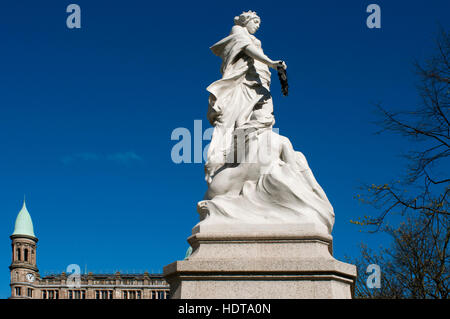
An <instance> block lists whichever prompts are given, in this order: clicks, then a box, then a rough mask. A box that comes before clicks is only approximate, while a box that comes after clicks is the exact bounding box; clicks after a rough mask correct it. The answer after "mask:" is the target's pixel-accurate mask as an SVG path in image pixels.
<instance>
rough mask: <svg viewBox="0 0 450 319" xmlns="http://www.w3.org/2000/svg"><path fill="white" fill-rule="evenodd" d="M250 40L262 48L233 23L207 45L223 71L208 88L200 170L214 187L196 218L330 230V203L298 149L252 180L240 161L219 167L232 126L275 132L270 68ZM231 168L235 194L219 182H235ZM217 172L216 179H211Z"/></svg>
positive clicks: (229, 146)
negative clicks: (207, 132) (290, 159)
mask: <svg viewBox="0 0 450 319" xmlns="http://www.w3.org/2000/svg"><path fill="white" fill-rule="evenodd" d="M249 45H253V46H255V47H256V48H257V49H260V50H261V53H262V49H261V43H260V41H259V40H258V39H256V38H255V37H254V36H252V35H250V34H249V33H248V32H247V31H246V29H244V28H242V27H238V26H235V27H233V30H232V32H231V34H230V35H229V36H228V37H226V38H224V39H222V40H221V41H219V42H217V43H216V44H214V45H213V46H212V47H211V50H212V52H213V53H214V54H216V55H217V56H220V57H221V58H222V67H221V73H222V75H223V76H222V79H220V80H218V81H216V82H214V83H212V84H211V85H210V86H209V87H208V88H207V90H208V91H209V92H210V97H209V108H208V115H207V117H208V120H209V121H210V123H211V125H213V126H214V133H213V136H212V140H211V143H210V146H209V150H208V157H207V161H206V164H205V169H206V177H207V181H208V184H209V187H211V188H210V189H216V190H217V189H219V191H218V192H217V191H216V192H215V193H214V196H213V197H212V198H208V197H206V198H205V200H204V201H201V202H200V203H199V206H198V208H199V213H200V215H201V219H202V221H201V222H200V223H221V224H222V223H226V224H233V223H239V224H267V223H271V224H315V225H317V226H319V228H321V229H322V230H323V232H325V233H331V230H332V227H333V224H334V212H333V207H332V206H331V204H330V202H329V201H328V199H327V197H326V195H325V192H324V191H323V190H322V188H321V187H320V185H319V184H318V183H317V181H316V180H315V178H314V176H313V174H312V172H311V170H310V169H309V167H308V164H307V162H306V159H305V158H304V156H303V155H302V154H301V153H300V152H296V153H295V158H296V160H295V161H296V163H295V164H293V163H286V162H284V161H283V160H282V158H278V157H276V158H273V160H272V162H271V163H270V165H269V166H267V165H261V167H263V166H264V173H261V175H260V176H259V178H257V179H255V178H253V179H248V180H247V178H246V177H245V176H246V168H245V164H241V163H237V164H236V165H235V166H234V167H233V168H227V166H226V165H225V166H223V167H222V168H221V169H219V168H220V167H221V166H222V165H223V164H224V163H225V161H226V160H227V159H226V155H227V154H229V153H230V150H231V149H232V148H233V147H234V145H233V138H232V136H233V133H234V132H237V129H239V130H241V131H242V130H249V129H250V130H256V131H255V132H256V133H255V134H256V135H260V137H262V136H268V134H275V133H273V132H272V130H271V126H272V125H273V123H274V118H273V114H272V112H273V105H272V97H271V95H270V88H269V87H270V76H271V73H270V71H269V68H268V67H267V65H265V64H264V63H262V62H259V61H257V60H254V59H253V58H251V57H249V56H248V55H247V54H245V52H244V50H245V48H246V47H247V46H249ZM256 110H258V111H256ZM261 132H262V133H261ZM259 146H260V145H258V148H259ZM291 148H292V146H291ZM292 151H293V152H294V150H292ZM231 153H232V152H231ZM256 165H258V163H257V164H256ZM232 170H238V172H242V175H239V176H240V178H241V180H240V181H239V183H241V182H242V189H241V190H240V192H239V194H236V193H233V194H231V193H229V192H227V188H226V187H222V184H221V183H222V182H219V181H220V180H222V181H223V180H227V179H228V180H229V181H230V182H231V183H234V185H238V184H239V183H238V181H235V180H233V177H231V176H233V175H232V174H231V172H232ZM239 170H241V171H239ZM233 172H236V171H233ZM215 174H217V175H216V176H215ZM227 174H228V175H227ZM219 175H221V178H215V177H217V176H219ZM228 176H229V177H230V178H228ZM224 177H225V178H224ZM212 183H215V185H213V184H212ZM217 185H218V187H215V186H217ZM239 185H240V184H239ZM238 187H240V186H238ZM221 190H222V191H221Z"/></svg>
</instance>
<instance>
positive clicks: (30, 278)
mask: <svg viewBox="0 0 450 319" xmlns="http://www.w3.org/2000/svg"><path fill="white" fill-rule="evenodd" d="M27 280H28V281H29V282H33V281H34V275H33V274H31V273H29V274H27Z"/></svg>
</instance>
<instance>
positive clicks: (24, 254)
mask: <svg viewBox="0 0 450 319" xmlns="http://www.w3.org/2000/svg"><path fill="white" fill-rule="evenodd" d="M23 257H24V261H28V249H27V248H25V250H24V251H23Z"/></svg>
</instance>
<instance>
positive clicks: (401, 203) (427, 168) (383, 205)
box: [352, 30, 450, 298]
mask: <svg viewBox="0 0 450 319" xmlns="http://www.w3.org/2000/svg"><path fill="white" fill-rule="evenodd" d="M436 43H437V46H436V55H435V56H434V57H432V58H431V59H429V60H428V61H426V62H425V63H422V64H421V63H418V62H416V63H415V69H416V71H417V76H418V78H419V80H420V81H419V83H420V84H419V85H418V92H419V95H420V97H421V103H420V105H418V107H417V108H415V109H414V110H408V111H402V112H392V111H389V110H387V109H386V108H384V107H382V106H381V105H377V109H378V111H379V114H380V116H381V120H380V121H379V123H378V124H379V125H380V127H381V130H380V132H379V133H386V132H391V133H392V132H393V133H397V134H400V135H402V136H404V137H405V138H407V139H409V140H412V141H413V143H411V144H412V145H414V147H415V148H414V149H413V150H412V151H410V152H409V153H407V154H405V157H406V158H407V160H408V163H409V164H408V167H407V172H408V173H407V175H406V176H401V177H400V178H398V177H397V178H395V180H394V179H393V181H390V182H388V183H385V184H378V185H377V184H372V185H365V186H364V187H363V193H362V194H359V195H357V198H358V200H360V201H361V202H364V203H366V204H369V205H371V206H372V207H374V208H375V209H376V211H378V212H379V214H378V215H376V216H365V217H363V218H359V219H358V220H357V221H352V222H353V223H355V224H359V225H362V226H365V227H369V231H370V232H377V231H382V232H386V233H388V234H389V235H390V236H391V237H392V240H393V241H392V246H391V247H390V248H388V249H380V251H379V252H377V253H375V252H374V251H373V250H371V249H369V248H368V247H367V246H365V245H362V247H361V257H360V258H359V259H356V260H353V262H354V263H355V264H356V265H357V267H358V273H359V276H358V279H357V283H356V287H355V295H356V297H360V298H448V297H449V281H450V277H449V276H450V273H449V266H450V265H449V252H448V243H449V239H450V216H449V215H450V212H449V201H448V193H449V191H450V162H449V159H450V147H449V146H450V127H449V119H450V114H449V91H450V89H449V83H450V37H449V35H448V33H447V32H445V31H444V30H441V32H440V35H439V36H438V39H437V41H436ZM391 214H400V215H402V216H404V218H406V222H404V223H401V224H400V226H397V227H392V226H389V225H388V223H387V221H386V219H387V217H388V216H389V215H391ZM369 264H378V265H379V266H380V267H381V269H382V278H381V288H379V289H376V288H375V289H370V288H369V287H368V286H367V285H366V282H365V281H366V279H367V276H368V275H367V274H366V273H365V271H366V267H367V265H369Z"/></svg>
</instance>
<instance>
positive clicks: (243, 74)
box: [206, 26, 273, 173]
mask: <svg viewBox="0 0 450 319" xmlns="http://www.w3.org/2000/svg"><path fill="white" fill-rule="evenodd" d="M249 45H253V46H254V47H256V48H257V49H259V50H261V52H262V48H261V42H260V41H259V40H258V39H256V38H255V37H254V36H252V35H250V34H249V33H248V32H247V31H246V30H245V29H244V28H242V27H237V26H235V27H234V28H233V31H232V33H231V34H230V35H229V36H228V37H226V38H224V39H222V40H221V41H219V42H217V43H216V44H214V45H213V46H212V47H211V50H212V52H213V53H214V54H215V55H217V56H220V57H221V58H222V67H221V73H222V75H223V76H222V79H220V80H218V81H216V82H214V83H212V84H211V85H210V86H209V87H208V88H207V90H208V91H209V92H210V97H209V108H208V114H207V117H208V120H209V122H210V123H211V125H213V126H214V127H215V128H214V133H213V136H212V139H211V143H210V146H209V150H208V156H207V165H206V166H207V169H208V167H209V164H211V163H219V164H220V163H224V161H225V158H224V156H225V154H226V153H227V150H228V149H229V147H230V145H231V142H232V133H233V131H234V129H235V128H237V127H240V126H242V125H244V124H245V123H247V122H248V121H249V119H250V116H251V112H252V111H253V109H254V108H255V106H256V105H257V104H259V105H261V106H262V105H265V107H268V108H270V109H271V110H272V109H273V106H272V99H271V95H270V91H269V86H270V76H271V73H270V71H269V68H268V66H267V65H265V64H264V63H262V62H259V61H256V60H254V59H253V58H251V57H249V56H248V55H246V54H245V52H244V49H245V48H246V47H247V46H249ZM269 124H270V123H269ZM211 173H213V172H211Z"/></svg>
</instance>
